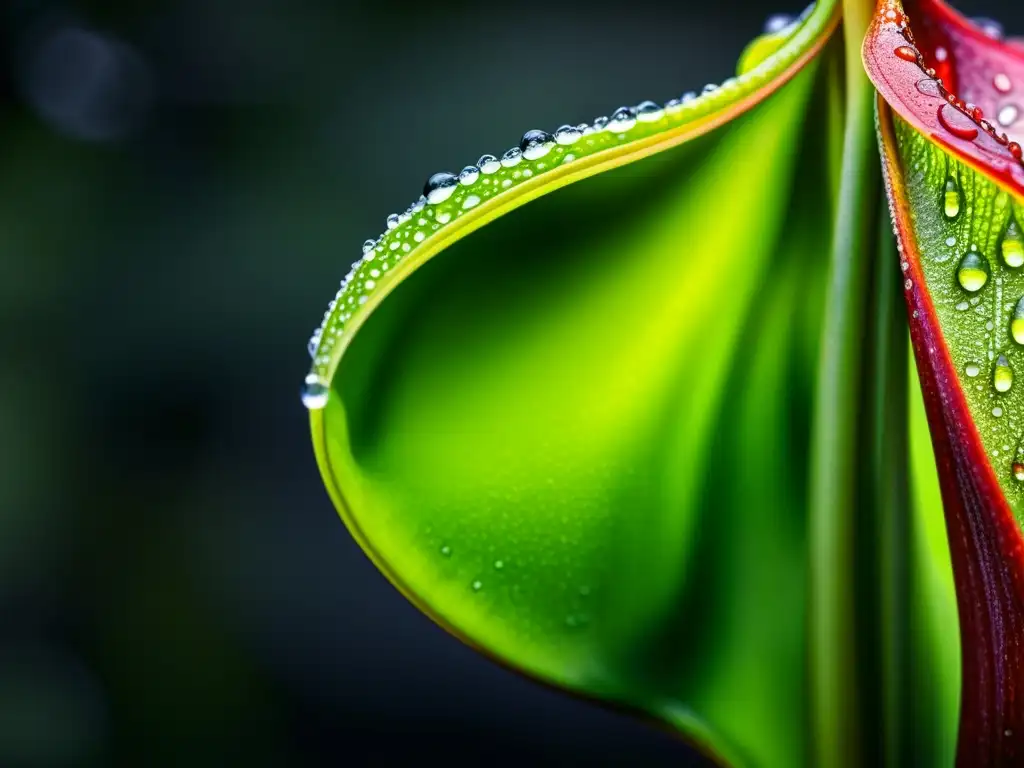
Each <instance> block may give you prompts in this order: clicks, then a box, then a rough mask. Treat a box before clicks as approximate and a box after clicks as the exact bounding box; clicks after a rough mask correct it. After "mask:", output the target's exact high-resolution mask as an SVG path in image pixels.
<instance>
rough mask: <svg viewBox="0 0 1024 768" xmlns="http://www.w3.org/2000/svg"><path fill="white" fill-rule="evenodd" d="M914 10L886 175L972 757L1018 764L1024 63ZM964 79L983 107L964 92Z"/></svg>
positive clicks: (962, 760)
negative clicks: (1011, 94) (1021, 114)
mask: <svg viewBox="0 0 1024 768" xmlns="http://www.w3.org/2000/svg"><path fill="white" fill-rule="evenodd" d="M907 8H908V9H909V10H910V11H911V14H910V16H908V15H907V14H906V13H905V12H904V9H903V7H901V6H900V4H899V3H898V2H895V0H884V1H883V2H880V3H879V8H878V13H877V14H876V16H875V18H874V21H873V23H872V27H871V30H870V32H869V34H868V35H867V37H866V39H865V42H864V47H863V54H864V62H865V65H866V68H867V71H868V73H869V74H870V75H871V77H872V80H873V82H874V83H875V84H876V86H877V87H878V89H879V94H880V97H881V99H880V100H879V119H878V128H879V134H880V137H881V146H882V157H883V167H884V169H885V172H886V173H885V176H886V183H887V189H888V193H889V200H890V208H891V211H892V214H893V222H894V227H895V231H896V233H897V234H898V236H899V239H900V267H901V271H902V273H903V276H902V277H903V281H904V282H903V288H904V296H905V300H906V304H907V308H908V312H909V314H910V329H911V338H912V340H913V345H914V351H915V355H916V359H917V365H918V370H919V372H920V378H921V386H922V391H923V395H924V398H923V399H924V403H925V406H926V411H927V417H928V422H929V425H930V427H931V436H932V443H933V446H934V452H935V457H936V461H937V462H938V466H939V470H940V471H939V481H940V487H941V492H942V501H943V505H944V507H945V517H946V524H947V529H948V537H949V542H950V553H951V562H952V564H953V573H954V576H955V583H956V592H957V601H958V615H959V620H960V640H961V642H960V649H961V665H960V666H961V673H962V686H961V697H962V703H961V706H960V724H959V733H958V737H957V748H956V749H957V758H956V760H957V763H958V764H964V765H968V764H969V765H995V764H1004V763H1006V764H1011V763H1012V764H1015V763H1017V762H1019V760H1020V757H1021V755H1024V709H1022V708H1021V707H1020V703H1019V701H1018V698H1017V693H1016V692H1017V691H1019V690H1020V686H1021V684H1022V683H1024V539H1022V537H1021V529H1020V521H1021V513H1020V506H1021V499H1022V492H1021V488H1020V487H1019V481H1018V480H1017V479H1016V475H1017V474H1018V472H1017V470H1018V469H1019V470H1020V472H1019V474H1020V476H1021V482H1024V450H1021V451H1020V453H1019V454H1018V452H1017V447H1016V446H1017V445H1018V443H1019V441H1020V439H1021V432H1020V427H1019V421H1020V416H1021V405H1022V403H1024V399H1022V396H1021V394H1020V391H1019V389H1020V386H1019V382H1018V383H1016V384H1015V383H1014V373H1013V369H1014V366H1015V364H1016V363H1015V361H1016V358H1017V356H1018V353H1019V347H1020V346H1021V345H1020V344H1019V343H1018V342H1017V341H1016V339H1015V338H1014V330H1015V329H1018V328H1017V326H1015V325H1014V322H1013V313H1014V310H1015V308H1016V306H1017V299H1016V296H1017V295H1024V282H1022V281H1021V277H1020V275H1019V274H1018V271H1019V269H1020V267H1021V265H1024V247H1020V245H1019V239H1018V238H1019V235H1018V227H1017V219H1019V218H1020V215H1021V204H1022V202H1024V198H1022V195H1024V163H1022V162H1021V149H1020V146H1019V144H1017V143H1015V142H1013V141H1011V138H1010V137H1008V136H1007V135H1005V134H1003V133H1000V132H999V131H997V130H996V128H995V127H994V126H993V125H992V124H991V123H989V122H988V121H986V120H984V119H983V113H984V112H985V111H986V110H988V111H989V112H990V113H991V112H992V111H994V108H995V107H996V106H997V105H998V104H999V103H1000V101H1001V100H1002V98H1003V96H1002V94H1005V93H1006V92H1007V91H1009V90H1012V88H1013V86H1014V84H1019V83H1020V82H1021V81H1022V79H1024V57H1022V56H1021V53H1020V52H1019V51H1015V50H1014V49H1012V48H1011V47H1010V46H1007V45H1004V44H1002V43H1000V42H999V41H994V40H992V39H991V38H990V37H989V36H987V35H985V34H984V33H983V32H982V31H981V30H979V29H977V28H975V27H973V26H972V25H971V24H970V23H969V22H968V21H967V20H966V19H964V18H963V17H961V16H959V15H958V14H956V13H955V12H954V11H952V10H951V9H950V8H948V7H947V6H946V5H945V4H944V3H942V2H939V0H915V2H913V3H909V2H908V3H907ZM911 16H913V20H912V19H911ZM918 34H920V39H918V38H917V37H916V35H918ZM938 78H941V79H938ZM958 84H959V85H961V86H963V87H964V88H966V89H967V91H966V92H969V93H970V94H971V98H972V99H973V100H975V102H976V103H967V102H965V101H963V100H962V99H960V98H958V97H957V96H956V93H955V89H956V87H957V85H958ZM882 99H884V101H883V100H882ZM979 105H981V106H979ZM1015 292H1016V293H1015ZM1022 307H1024V305H1022ZM1018 330H1024V329H1018ZM1022 340H1024V335H1022ZM1018 456H1019V457H1020V458H1021V460H1022V461H1021V462H1018V461H1017V458H1018ZM932 503H933V504H934V503H935V502H934V501H933V502H932ZM923 551H927V550H923ZM925 618H926V617H925ZM935 650H941V649H939V647H938V646H936V645H935V644H932V651H935ZM926 658H927V657H926ZM947 687H948V686H947ZM944 730H945V729H944ZM943 749H944V750H945V747H943Z"/></svg>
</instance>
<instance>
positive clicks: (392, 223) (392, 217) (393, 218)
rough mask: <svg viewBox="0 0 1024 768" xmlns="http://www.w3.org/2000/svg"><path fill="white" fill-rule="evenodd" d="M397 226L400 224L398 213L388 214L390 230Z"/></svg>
mask: <svg viewBox="0 0 1024 768" xmlns="http://www.w3.org/2000/svg"><path fill="white" fill-rule="evenodd" d="M397 226H398V214H397V213H392V214H391V215H390V216H388V219H387V227H388V229H389V230H391V229H394V228H395V227H397Z"/></svg>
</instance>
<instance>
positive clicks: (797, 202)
mask: <svg viewBox="0 0 1024 768" xmlns="http://www.w3.org/2000/svg"><path fill="white" fill-rule="evenodd" d="M836 22H837V17H836V13H835V12H834V10H833V9H832V8H831V6H829V5H821V6H819V7H817V8H815V9H814V10H813V11H812V12H811V13H810V14H809V15H808V16H807V18H805V19H803V20H801V21H800V22H799V23H798V24H796V25H794V26H793V27H792V28H790V29H789V30H787V31H786V32H785V33H783V34H781V35H778V36H776V37H775V38H772V39H767V40H761V41H759V42H758V43H757V44H756V45H755V46H754V47H752V48H751V49H749V50H748V53H747V54H746V55H745V56H744V57H743V61H742V64H741V74H740V75H739V76H738V77H737V78H734V79H731V80H730V81H727V82H726V83H725V84H723V86H722V87H721V88H719V89H717V90H713V91H709V92H708V93H706V94H705V95H703V96H701V97H697V98H695V99H693V100H692V101H687V102H686V103H685V104H684V103H676V104H672V103H670V104H669V105H666V106H665V107H657V106H656V105H651V106H646V105H640V106H639V107H638V108H636V109H634V110H624V111H622V110H620V111H619V112H617V113H616V114H613V115H612V116H611V122H610V123H609V125H608V126H607V127H606V129H605V130H592V129H588V130H585V131H580V134H581V135H579V136H575V137H574V139H573V141H571V142H569V140H568V139H569V137H568V136H566V135H565V134H564V132H563V134H562V137H563V139H565V141H566V143H564V144H563V143H557V142H553V141H550V138H551V137H547V138H546V137H544V136H543V135H538V134H529V135H527V136H526V137H524V143H523V146H522V156H518V155H516V154H515V153H512V154H511V155H507V156H506V157H505V158H504V159H505V161H506V162H505V163H504V164H502V163H500V162H498V163H497V165H498V166H499V167H498V168H493V167H491V166H493V165H494V163H492V162H489V161H488V162H486V163H480V164H478V165H477V166H476V169H475V171H474V170H472V169H471V170H469V171H468V172H466V173H465V174H464V180H465V183H454V184H453V183H452V181H451V179H450V178H448V177H443V178H441V179H440V180H439V179H437V178H435V179H434V180H433V181H434V183H433V184H432V185H429V186H428V188H427V190H426V193H427V198H428V199H427V200H425V201H421V202H420V203H419V204H417V205H414V206H413V207H412V208H411V209H410V210H409V211H408V212H407V213H406V214H404V215H403V216H400V217H394V219H393V220H392V221H391V224H392V225H393V226H391V228H390V229H389V231H388V232H387V233H385V235H384V236H382V237H381V238H380V239H379V240H376V241H370V242H368V243H367V246H366V250H365V252H364V256H363V258H362V259H361V260H360V261H359V262H357V264H356V265H355V266H354V267H353V270H352V272H351V273H350V275H349V277H348V278H347V279H346V281H345V282H344V284H343V286H342V289H341V290H340V291H339V293H338V295H337V296H336V298H335V301H334V302H332V305H331V307H330V309H329V310H328V313H327V315H326V317H325V321H324V324H323V326H322V328H321V329H320V331H319V332H318V333H317V334H316V335H315V336H314V340H313V354H314V364H313V368H312V370H311V372H310V374H309V377H308V378H307V381H306V391H305V394H304V397H305V400H306V401H307V404H308V405H310V406H311V408H312V410H311V424H312V432H313V440H314V445H315V447H316V451H317V458H318V462H319V465H320V469H321V472H322V474H323V476H324V479H325V482H326V484H327V487H328V490H329V492H330V493H331V496H332V498H333V499H334V501H335V503H336V505H337V506H338V509H339V511H340V512H341V515H342V517H343V519H344V520H345V522H346V524H347V525H348V526H349V528H350V530H351V531H352V533H353V535H354V536H355V537H356V538H357V540H359V542H360V544H361V545H362V546H363V547H364V549H365V550H366V551H367V553H368V554H369V555H370V557H371V558H372V559H373V560H374V562H375V563H376V564H377V565H378V566H379V567H380V568H381V570H382V571H383V572H384V573H385V574H386V575H387V576H388V578H389V579H390V580H391V581H392V582H393V583H394V584H395V585H396V586H397V587H398V588H399V589H400V590H401V591H402V592H403V594H405V595H406V596H407V597H408V598H409V599H410V600H412V601H413V602H414V603H415V604H416V605H417V606H418V607H420V608H421V609H422V610H423V611H424V612H426V613H427V614H428V615H430V616H431V617H432V618H433V619H435V620H436V621H437V622H438V623H439V624H441V625H442V626H443V627H445V628H446V629H448V630H449V631H451V632H452V633H453V634H455V635H457V636H458V637H460V638H461V639H463V640H464V641H466V642H467V643H469V644H471V645H473V646H474V647H476V648H478V649H480V650H481V651H483V652H485V653H487V654H488V655H490V656H491V657H493V658H495V659H496V660H498V661H499V662H501V663H503V664H506V665H508V666H511V667H513V668H515V669H517V670H519V671H522V672H525V673H526V674H528V675H530V676H532V677H535V678H537V679H539V680H541V681H543V682H546V683H548V684H552V685H556V686H559V687H562V688H565V689H568V690H571V691H573V692H575V693H577V694H579V695H582V696H585V697H588V698H595V699H598V700H600V701H603V702H605V703H608V704H612V705H616V706H621V707H624V708H627V709H630V710H633V711H637V712H640V713H643V714H644V715H646V716H647V717H649V718H652V719H654V720H656V721H659V722H661V723H663V724H665V725H668V726H669V727H672V728H674V729H677V730H678V731H680V732H682V733H684V734H686V735H687V736H688V737H690V738H691V739H693V740H695V741H696V742H698V743H699V744H700V746H701V747H702V748H703V749H704V750H705V751H706V752H708V753H709V754H712V755H714V756H716V757H717V758H719V759H721V760H725V761H727V762H729V763H732V764H736V765H744V764H756V765H765V766H776V765H778V766H786V765H793V764H799V763H800V762H802V761H803V759H804V758H803V755H804V749H805V747H804V741H805V734H806V722H807V712H806V709H805V706H806V705H805V686H806V680H805V672H804V667H805V646H806V641H805V631H806V628H805V623H806V619H807V617H806V611H805V604H806V581H807V580H806V574H805V561H806V547H807V543H806V535H807V489H808V485H809V478H808V469H807V468H808V466H809V462H808V452H809V440H810V419H811V403H812V401H813V397H812V392H811V391H810V382H812V381H813V378H814V370H815V366H816V357H817V351H818V328H819V327H820V324H821V316H822V301H821V297H822V296H823V291H822V288H821V286H822V285H823V282H824V280H825V277H826V270H827V259H826V255H827V252H828V250H829V241H830V238H831V220H832V214H833V210H834V199H833V195H832V194H831V192H830V191H832V190H834V189H835V186H836V184H835V182H836V175H837V173H836V169H837V168H838V161H837V152H838V147H839V141H838V137H839V134H838V129H839V126H840V122H839V121H840V118H841V115H840V112H839V109H838V108H837V106H836V103H835V100H834V94H835V91H834V90H831V89H829V88H828V87H826V85H827V83H828V82H829V78H830V77H833V76H834V74H835V72H836V66H835V64H836V62H835V59H834V58H831V57H830V58H826V59H825V60H824V61H820V62H819V61H817V60H813V57H814V55H815V54H816V53H817V52H818V51H819V50H820V49H821V47H822V46H823V45H824V42H825V40H826V38H827V36H828V34H829V33H830V31H831V30H832V29H834V27H835V24H836ZM830 62H831V63H830ZM531 136H532V138H531ZM485 166H486V167H485ZM474 176H475V178H474ZM573 182H578V183H573ZM570 184H571V186H570ZM556 190H557V192H556V193H555V194H549V193H551V192H555V191H556ZM531 201H532V202H531ZM527 202H529V203H530V204H529V205H524V204H525V203H527ZM790 221H799V222H800V226H798V227H796V226H794V227H791V226H788V222H790ZM484 224H486V225H487V226H486V227H484V226H483V225H484ZM470 233H473V236H472V237H466V235H468V234H470ZM442 252H443V253H442ZM438 254H441V255H440V257H439V258H433V257H434V256H435V255H438Z"/></svg>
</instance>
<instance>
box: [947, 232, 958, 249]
mask: <svg viewBox="0 0 1024 768" xmlns="http://www.w3.org/2000/svg"><path fill="white" fill-rule="evenodd" d="M946 245H948V246H949V247H950V248H952V247H953V246H954V245H956V238H955V237H953V236H952V235H950V236H949V237H947V238H946Z"/></svg>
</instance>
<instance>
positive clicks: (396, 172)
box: [0, 0, 1024, 768]
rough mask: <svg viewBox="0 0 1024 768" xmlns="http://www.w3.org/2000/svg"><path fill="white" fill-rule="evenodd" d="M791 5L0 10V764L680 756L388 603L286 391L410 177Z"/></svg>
mask: <svg viewBox="0 0 1024 768" xmlns="http://www.w3.org/2000/svg"><path fill="white" fill-rule="evenodd" d="M799 10H800V8H799V7H792V8H771V7H766V6H765V5H764V4H763V3H761V2H756V0H744V2H729V3H700V4H698V3H684V2H678V3H671V4H670V3H664V2H659V1H658V0H630V2H628V3H626V2H621V3H617V4H595V3H593V2H586V1H585V0H561V2H557V3H549V4H525V3H515V4H512V3H469V2H441V1H435V2H430V3H409V2H399V0H374V2H351V3H343V2H331V1H330V0H180V1H179V2H172V1H170V0H156V1H151V2H116V1H114V0H111V1H109V2H72V1H70V0H69V1H68V2H55V1H54V2H51V1H49V0H0V249H2V257H0V334H2V340H3V346H2V350H3V358H4V359H3V365H2V366H0V462H2V463H0V466H3V467H4V468H5V470H4V471H3V474H2V475H0V766H3V767H4V768H6V767H7V766H14V767H15V768H17V767H19V766H26V767H27V768H33V767H35V766H105V765H132V766H140V765H146V766H171V765H174V766H179V765H188V766H205V765H210V766H222V765H243V764H244V765H247V766H321V765H323V766H328V765H341V764H347V765H371V764H374V765H379V764H392V763H398V762H405V761H411V760H414V759H423V760H430V761H433V760H445V761H447V762H449V763H451V764H455V765H464V764H477V763H488V764H506V763H511V762H522V761H530V762H554V761H559V762H562V763H567V764H584V763H588V764H608V763H617V762H626V761H628V762H632V763H642V764H648V765H675V766H678V765H681V764H682V765H686V764H697V760H696V758H693V757H690V753H689V752H688V751H687V750H685V748H683V747H681V746H680V745H679V744H678V743H677V742H676V741H675V740H674V739H672V738H671V737H669V736H667V735H665V734H662V733H660V732H658V731H657V730H655V729H653V728H650V727H648V726H646V725H643V724H639V723H636V722H633V721H630V720H628V719H626V718H624V717H620V716H618V715H614V714H610V713H608V712H605V711H603V710H601V709H599V708H597V707H594V706H592V705H589V704H585V703H581V702H577V701H574V700H570V699H568V698H565V697H563V696H561V695H558V694H556V693H553V692H550V691H547V690H544V689H542V688H540V687H539V686H536V685H534V684H532V683H530V682H528V681H525V680H523V679H520V678H518V677H516V676H515V675H513V674H512V673H509V672H507V671H505V670H502V669H499V668H497V667H496V666H494V665H492V664H491V663H490V662H488V661H485V660H484V659H482V658H480V657H478V656H477V655H476V654H475V653H473V652H472V651H470V650H468V649H467V648H464V647H463V646H461V645H460V644H459V643H458V642H456V641H455V640H453V639H452V638H450V637H448V636H447V635H446V634H445V633H443V632H442V631H441V630H440V629H438V628H436V627H435V626H434V625H433V624H431V623H430V622H429V621H428V620H427V619H425V618H424V617H422V616H421V615H420V614H419V613H418V612H417V611H416V610H415V609H413V608H412V606H410V605H409V604H407V603H406V602H405V601H404V600H403V599H402V598H401V597H400V596H399V595H398V593H397V592H395V591H394V590H393V589H392V588H391V587H390V586H389V585H388V584H387V583H386V582H385V580H384V579H383V577H381V576H380V575H379V574H378V573H377V571H376V570H375V569H374V568H373V567H372V566H371V564H370V563H369V561H368V560H366V558H365V557H364V556H363V555H362V553H361V552H360V550H359V549H358V547H357V546H356V545H355V544H354V543H353V542H352V540H351V539H350V538H349V536H348V534H347V533H346V531H345V529H344V527H343V526H342V524H341V523H340V522H339V520H338V517H337V515H336V514H335V511H334V509H333V508H332V506H331V504H330V502H329V500H328V498H327V496H326V494H325V492H324V491H323V489H322V486H321V484H320V479H319V476H318V473H317V471H316V467H315V464H314V461H313V457H312V451H311V449H310V446H309V441H308V427H307V419H306V413H305V411H304V409H303V408H302V406H301V405H300V403H299V398H298V389H299V384H300V383H301V380H302V377H303V375H304V374H305V370H306V366H307V364H308V357H307V353H306V339H307V337H308V335H309V333H310V331H311V330H312V328H313V326H314V325H315V324H316V323H317V322H318V321H319V319H320V317H321V314H322V312H323V309H324V306H325V305H326V302H327V301H328V299H329V298H330V297H331V296H332V295H333V294H334V292H335V290H336V287H337V282H338V280H339V279H340V278H341V277H342V276H343V275H344V274H345V272H346V271H347V268H348V265H349V263H350V262H351V261H353V260H354V259H355V258H356V256H357V255H358V253H359V245H360V243H362V241H363V240H364V239H366V238H367V237H373V236H375V235H377V234H378V233H379V232H380V231H381V230H382V229H383V228H384V219H385V217H386V215H387V214H388V213H390V212H392V211H401V210H404V208H405V206H406V205H408V203H410V202H411V201H412V200H413V199H414V198H415V197H416V196H417V195H418V194H419V190H420V187H421V186H422V183H423V180H424V179H425V178H426V177H427V176H428V175H429V174H430V173H432V172H434V171H437V170H441V169H451V170H455V171H458V169H459V168H461V167H462V166H463V165H466V164H467V163H471V162H473V161H475V159H476V158H477V157H478V156H479V155H480V154H482V153H484V152H491V153H495V154H498V153H500V152H501V151H503V150H504V149H506V148H508V147H509V146H512V145H513V144H514V143H516V142H517V141H518V138H519V136H520V134H521V133H522V132H523V131H524V130H525V129H528V128H534V127H542V128H546V129H548V130H551V129H554V128H555V127H556V126H558V125H560V124H561V123H565V122H569V123H577V122H581V121H584V120H590V119H592V118H593V117H595V116H597V115H599V114H607V113H609V112H610V111H611V110H613V109H614V108H615V107H617V106H619V105H620V104H624V103H628V104H635V103H637V102H639V101H640V100H642V99H645V98H651V99H655V100H658V101H664V100H666V99H668V98H672V97H674V96H678V95H679V94H680V93H682V92H683V91H684V90H690V89H699V88H700V87H701V86H702V85H703V84H704V83H706V82H720V81H721V80H723V79H724V78H725V77H727V76H729V75H730V74H731V73H732V68H733V65H734V62H735V60H736V57H737V55H738V53H739V51H740V50H741V48H742V46H743V44H744V43H745V42H746V41H748V40H749V39H750V38H752V37H753V36H754V35H756V34H757V33H758V32H759V31H760V29H761V27H762V25H763V24H764V22H765V19H766V17H768V16H769V15H771V12H773V11H776V12H785V11H789V12H793V13H796V12H799ZM967 10H969V11H971V12H972V13H984V14H986V15H991V16H994V17H996V18H1002V19H1003V20H1004V21H1006V22H1007V27H1008V30H1009V31H1016V32H1018V33H1024V10H1022V9H1021V8H1020V7H1019V6H1018V5H1017V3H1016V0H1002V2H997V0H987V1H986V2H980V1H979V2H972V3H970V4H969V6H968V7H967ZM688 761H689V762H688Z"/></svg>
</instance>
